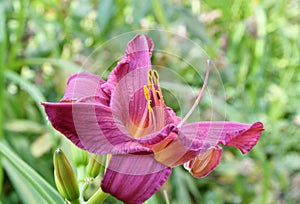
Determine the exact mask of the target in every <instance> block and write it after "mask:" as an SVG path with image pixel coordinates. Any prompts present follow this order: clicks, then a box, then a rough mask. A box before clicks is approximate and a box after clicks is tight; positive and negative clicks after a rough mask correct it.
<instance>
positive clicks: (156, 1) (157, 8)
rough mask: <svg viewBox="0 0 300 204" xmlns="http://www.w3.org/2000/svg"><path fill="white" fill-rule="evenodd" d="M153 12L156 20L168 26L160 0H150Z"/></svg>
mask: <svg viewBox="0 0 300 204" xmlns="http://www.w3.org/2000/svg"><path fill="white" fill-rule="evenodd" d="M152 4H153V5H152V6H153V12H154V15H155V17H156V18H157V20H158V22H159V23H161V24H162V25H163V26H164V27H165V28H167V27H168V22H167V19H166V16H165V12H164V7H163V4H162V2H161V0H153V1H152Z"/></svg>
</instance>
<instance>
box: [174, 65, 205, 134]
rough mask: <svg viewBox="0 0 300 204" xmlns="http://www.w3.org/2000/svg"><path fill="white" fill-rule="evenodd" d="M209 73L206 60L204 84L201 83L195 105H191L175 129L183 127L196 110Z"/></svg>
mask: <svg viewBox="0 0 300 204" xmlns="http://www.w3.org/2000/svg"><path fill="white" fill-rule="evenodd" d="M209 71H210V60H209V59H208V60H207V68H206V73H205V79H204V82H203V86H202V88H201V90H200V93H199V95H198V97H197V99H196V101H195V103H194V104H193V106H192V108H191V109H190V110H189V112H188V113H187V114H186V115H185V117H184V118H183V119H182V121H180V123H179V124H178V125H177V127H178V128H179V127H181V126H182V125H183V123H184V122H185V121H186V120H187V119H188V118H189V117H190V116H191V115H192V113H193V112H194V110H195V109H196V107H197V105H198V104H199V102H200V100H201V98H202V95H203V92H204V89H205V87H206V84H207V81H208V75H209Z"/></svg>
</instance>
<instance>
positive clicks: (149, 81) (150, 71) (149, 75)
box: [148, 69, 153, 87]
mask: <svg viewBox="0 0 300 204" xmlns="http://www.w3.org/2000/svg"><path fill="white" fill-rule="evenodd" d="M152 84H153V83H152V69H149V70H148V86H149V87H150V86H151V85H152Z"/></svg>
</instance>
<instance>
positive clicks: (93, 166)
mask: <svg viewBox="0 0 300 204" xmlns="http://www.w3.org/2000/svg"><path fill="white" fill-rule="evenodd" d="M104 161H105V156H103V155H91V156H90V160H89V164H88V167H87V168H88V176H89V177H90V178H96V177H97V176H98V175H99V174H100V171H101V169H102V167H103V163H104Z"/></svg>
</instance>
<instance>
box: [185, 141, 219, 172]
mask: <svg viewBox="0 0 300 204" xmlns="http://www.w3.org/2000/svg"><path fill="white" fill-rule="evenodd" d="M221 157H222V149H221V148H220V147H219V146H216V147H213V148H211V149H209V150H207V151H206V152H204V153H202V154H200V155H198V156H197V157H195V158H194V159H193V160H190V161H188V162H186V163H184V167H185V168H186V169H187V170H189V172H190V173H191V174H192V175H193V176H194V177H196V178H202V177H204V176H206V175H208V174H209V173H210V172H211V171H212V170H214V169H215V168H216V166H217V165H218V164H219V163H220V161H221Z"/></svg>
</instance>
